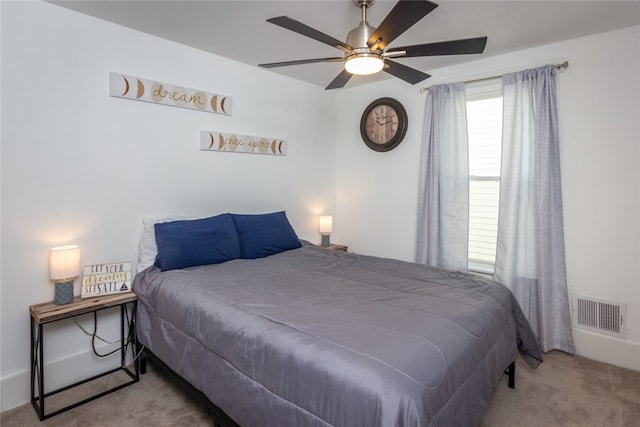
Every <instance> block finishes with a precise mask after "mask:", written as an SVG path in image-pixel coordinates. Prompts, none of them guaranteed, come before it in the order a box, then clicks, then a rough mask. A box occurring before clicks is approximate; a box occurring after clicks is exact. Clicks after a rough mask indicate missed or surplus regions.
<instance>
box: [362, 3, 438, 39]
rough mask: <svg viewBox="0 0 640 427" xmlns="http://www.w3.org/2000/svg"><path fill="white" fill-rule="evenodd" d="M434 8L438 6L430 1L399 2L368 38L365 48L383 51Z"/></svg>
mask: <svg viewBox="0 0 640 427" xmlns="http://www.w3.org/2000/svg"><path fill="white" fill-rule="evenodd" d="M436 7H438V5H437V4H435V3H432V2H430V1H413V0H400V1H399V2H398V3H396V5H395V6H394V7H393V9H391V12H389V14H388V15H387V17H386V18H384V20H383V21H382V23H381V24H380V25H379V26H378V28H377V29H376V30H375V31H374V32H373V34H372V35H371V37H369V40H368V41H367V46H369V47H370V48H373V50H384V48H385V46H387V45H388V44H389V43H391V42H392V41H393V40H395V39H396V37H398V36H399V35H400V34H402V33H404V32H405V31H407V30H408V29H409V28H411V26H412V25H413V24H415V23H416V22H418V21H419V20H421V19H422V18H424V17H425V16H426V15H427V14H428V13H429V12H431V11H432V10H433V9H435V8H436Z"/></svg>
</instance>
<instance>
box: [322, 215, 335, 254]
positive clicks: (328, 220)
mask: <svg viewBox="0 0 640 427" xmlns="http://www.w3.org/2000/svg"><path fill="white" fill-rule="evenodd" d="M332 231H333V217H332V216H331V215H323V216H320V217H318V232H319V233H320V234H321V235H322V243H321V245H322V246H324V247H325V248H327V247H329V244H330V243H329V235H330V234H331V232H332Z"/></svg>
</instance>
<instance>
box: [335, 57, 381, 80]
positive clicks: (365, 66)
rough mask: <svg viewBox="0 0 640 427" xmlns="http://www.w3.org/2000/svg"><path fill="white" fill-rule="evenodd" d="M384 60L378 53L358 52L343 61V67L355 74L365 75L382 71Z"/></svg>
mask: <svg viewBox="0 0 640 427" xmlns="http://www.w3.org/2000/svg"><path fill="white" fill-rule="evenodd" d="M383 67H384V61H383V60H382V57H381V56H380V55H376V54H359V55H352V56H350V57H348V58H347V59H346V61H345V62H344V69H345V70H347V72H349V73H351V74H355V75H357V76H367V75H369V74H375V73H378V72H380V71H382V68H383Z"/></svg>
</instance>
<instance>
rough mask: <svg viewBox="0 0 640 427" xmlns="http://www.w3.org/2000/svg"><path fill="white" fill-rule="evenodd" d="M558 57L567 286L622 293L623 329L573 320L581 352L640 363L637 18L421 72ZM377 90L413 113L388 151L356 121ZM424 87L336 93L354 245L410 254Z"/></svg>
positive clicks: (441, 73)
mask: <svg viewBox="0 0 640 427" xmlns="http://www.w3.org/2000/svg"><path fill="white" fill-rule="evenodd" d="M565 59H566V60H568V61H569V62H570V67H569V68H568V70H567V71H566V72H564V73H563V74H559V76H558V79H557V88H558V93H557V96H558V115H559V123H560V156H561V168H562V179H563V181H562V191H563V197H564V220H565V244H566V261H567V280H568V286H569V292H570V293H578V294H582V295H586V296H592V297H597V298H603V299H606V300H613V301H618V302H626V303H627V304H628V306H627V328H628V338H627V340H621V339H615V338H609V337H606V336H603V335H599V334H593V333H588V332H583V331H579V330H575V329H574V338H575V341H576V347H577V352H578V354H580V355H583V356H586V357H589V358H593V359H597V360H602V361H605V362H608V363H612V364H615V365H619V366H624V367H629V368H633V369H636V370H640V271H639V270H638V268H637V263H638V260H639V259H640V167H638V164H639V161H640V120H639V118H640V83H639V80H638V76H640V27H632V28H627V29H623V30H618V31H613V32H609V33H604V34H600V35H595V36H591V37H584V38H580V39H575V40H570V41H566V42H562V43H555V44H551V45H547V46H542V47H538V48H533V49H528V50H523V51H519V52H515V53H512V54H508V55H502V56H499V57H494V58H486V59H480V60H477V61H473V62H471V63H467V64H464V65H460V66H455V67H448V68H443V69H439V70H429V72H430V74H432V75H433V77H432V78H431V79H430V80H427V81H426V82H423V83H424V84H427V85H430V84H435V83H443V82H453V81H465V80H471V79H475V78H481V77H488V76H491V75H499V74H503V73H505V72H512V71H518V70H521V69H525V68H530V67H534V66H540V65H543V64H546V63H557V62H562V61H564V60H565ZM418 86H419V85H418ZM381 96H393V97H395V98H397V99H398V100H400V101H401V102H403V103H404V105H405V107H406V108H407V111H408V114H409V121H410V124H409V130H408V132H407V136H406V138H405V141H403V142H402V143H401V144H400V145H399V146H398V147H397V148H396V149H394V150H393V151H391V152H388V153H376V152H373V151H371V150H369V149H368V148H367V147H366V146H365V145H364V143H363V142H362V140H361V138H360V134H359V129H358V123H359V120H360V116H361V114H362V111H363V110H364V108H365V107H366V106H367V105H368V104H369V103H370V102H371V101H372V100H374V99H375V98H378V97H381ZM425 97H426V94H421V93H420V92H419V88H418V87H411V86H408V85H406V84H404V83H402V82H399V81H397V80H396V79H394V80H389V81H387V82H383V83H379V84H375V85H368V86H363V87H359V88H354V89H352V90H349V91H345V92H343V93H341V94H340V99H339V101H340V102H339V105H340V107H339V108H340V109H339V113H340V114H339V117H340V118H339V122H338V129H339V130H338V144H337V160H336V162H337V171H338V172H337V195H336V197H337V199H336V200H337V208H338V210H337V213H336V218H337V220H336V223H337V224H338V225H337V228H338V230H337V232H338V233H340V238H341V243H344V244H348V245H349V247H350V249H351V250H354V251H356V252H361V253H368V254H374V255H379V256H385V257H393V258H398V259H404V260H409V261H413V260H414V259H415V244H416V239H415V231H416V216H417V193H418V187H417V178H418V174H419V155H420V139H421V133H422V125H423V117H422V116H423V114H424V102H425Z"/></svg>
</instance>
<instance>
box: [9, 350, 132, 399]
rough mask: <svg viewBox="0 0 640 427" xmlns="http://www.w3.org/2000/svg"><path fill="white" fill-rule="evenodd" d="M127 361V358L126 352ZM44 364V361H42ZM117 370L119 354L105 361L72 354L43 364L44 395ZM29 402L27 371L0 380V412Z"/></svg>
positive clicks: (106, 351)
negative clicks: (101, 373) (99, 374)
mask: <svg viewBox="0 0 640 427" xmlns="http://www.w3.org/2000/svg"><path fill="white" fill-rule="evenodd" d="M118 348H120V343H115V344H110V345H104V346H102V347H99V348H96V350H97V351H98V352H99V353H100V354H106V353H109V352H110V351H112V350H115V349H118ZM127 356H128V357H127V358H128V359H129V358H130V357H131V353H130V352H129V353H128V355H127ZM45 360H46V358H45ZM118 366H120V352H119V351H117V352H115V353H114V354H112V355H110V356H108V357H104V358H102V357H97V356H96V355H95V354H93V351H92V350H87V351H84V352H81V353H76V354H74V355H71V356H69V357H66V358H63V359H58V360H54V361H50V362H46V361H45V368H44V370H45V392H47V391H50V390H55V389H58V388H60V387H64V386H66V385H68V384H73V383H74V382H77V381H80V380H82V379H84V378H89V377H91V376H93V375H95V374H96V373H100V372H105V371H108V370H110V369H114V368H117V367H118ZM30 400H31V371H30V370H24V371H20V372H17V373H14V374H11V375H8V376H6V377H4V378H2V379H1V380H0V411H1V412H4V411H8V410H10V409H13V408H16V407H18V406H21V405H24V404H25V403H29V402H30Z"/></svg>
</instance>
